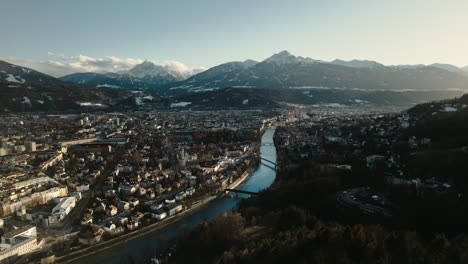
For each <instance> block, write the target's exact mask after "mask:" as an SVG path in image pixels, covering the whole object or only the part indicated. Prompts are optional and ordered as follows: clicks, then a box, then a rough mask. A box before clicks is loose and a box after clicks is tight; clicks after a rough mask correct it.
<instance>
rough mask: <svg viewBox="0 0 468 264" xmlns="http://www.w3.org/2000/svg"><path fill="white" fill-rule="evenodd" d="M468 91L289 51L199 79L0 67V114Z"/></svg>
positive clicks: (421, 74)
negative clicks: (58, 75)
mask: <svg viewBox="0 0 468 264" xmlns="http://www.w3.org/2000/svg"><path fill="white" fill-rule="evenodd" d="M465 70H466V69H465ZM135 90H139V91H135ZM466 90H468V73H467V72H464V71H463V70H462V69H459V68H458V70H457V69H456V68H454V66H451V65H446V64H433V65H429V66H424V65H399V66H385V65H383V64H381V63H378V62H375V61H364V60H362V61H361V60H352V61H343V60H334V61H332V62H325V61H320V60H314V59H311V58H307V57H300V56H294V55H292V54H291V53H289V52H287V51H282V52H279V53H277V54H274V55H272V56H271V57H269V58H267V59H265V60H263V61H261V62H258V61H254V60H246V61H236V62H228V63H223V64H220V65H217V66H215V67H212V68H209V69H207V70H205V71H202V72H199V73H196V74H194V75H193V73H190V72H187V71H186V72H180V71H177V70H173V69H172V70H171V68H170V67H165V66H162V65H156V64H154V63H152V62H148V61H145V62H143V63H141V64H138V65H136V66H134V67H133V68H131V69H130V70H127V71H122V72H117V73H92V72H89V73H75V74H71V75H67V76H64V77H61V78H54V77H52V76H49V75H46V74H43V73H40V72H38V71H35V70H32V69H29V68H26V67H22V66H18V65H13V64H10V63H7V62H3V61H0V95H1V98H0V104H1V105H2V107H1V108H2V109H0V111H1V112H12V111H63V110H76V111H86V110H90V109H91V110H92V109H96V108H97V109H101V110H104V109H111V110H112V109H115V108H116V107H117V108H118V109H141V108H153V109H154V107H157V108H158V107H159V108H173V107H177V108H179V109H180V108H181V107H182V109H200V110H202V109H223V108H226V107H228V108H271V107H280V106H285V105H286V106H287V105H290V104H302V105H311V106H316V107H322V106H325V107H330V106H331V107H335V106H337V107H343V106H347V105H393V106H411V105H414V104H417V103H422V102H427V101H433V100H441V99H449V98H454V97H458V96H461V95H463V93H464V92H465V91H466Z"/></svg>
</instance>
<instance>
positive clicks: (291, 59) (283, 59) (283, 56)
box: [263, 50, 323, 64]
mask: <svg viewBox="0 0 468 264" xmlns="http://www.w3.org/2000/svg"><path fill="white" fill-rule="evenodd" d="M263 62H267V63H272V62H274V63H277V64H288V63H297V62H304V63H319V62H322V63H323V61H320V60H314V59H311V58H309V57H306V58H304V57H301V56H294V55H292V54H291V53H290V52H289V51H287V50H283V51H281V52H279V53H276V54H274V55H272V56H271V57H269V58H267V59H265V60H264V61H263Z"/></svg>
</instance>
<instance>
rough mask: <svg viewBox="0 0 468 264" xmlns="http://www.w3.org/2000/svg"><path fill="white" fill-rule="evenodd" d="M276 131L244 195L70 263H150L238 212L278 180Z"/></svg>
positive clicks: (264, 144) (269, 133) (243, 187)
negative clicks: (203, 225) (205, 223)
mask: <svg viewBox="0 0 468 264" xmlns="http://www.w3.org/2000/svg"><path fill="white" fill-rule="evenodd" d="M274 132H275V129H273V128H270V129H268V130H266V131H265V133H264V134H263V137H262V144H261V148H260V153H261V159H262V162H261V163H260V165H259V166H258V168H257V170H255V171H254V172H253V173H252V175H251V176H250V177H249V178H248V179H247V181H246V182H245V183H244V184H242V185H241V186H240V187H239V188H238V189H237V190H240V191H243V193H241V192H239V191H238V194H237V195H235V196H233V197H229V196H226V197H224V198H221V199H217V200H215V201H213V202H211V203H209V204H208V205H207V206H206V207H204V208H203V209H200V210H199V211H197V212H195V213H193V214H192V215H190V216H187V217H184V218H182V219H180V220H178V221H177V222H175V223H173V224H170V225H168V226H166V227H163V228H161V229H158V230H155V231H154V232H150V233H147V234H144V235H142V236H139V237H135V238H133V239H129V240H127V241H125V242H124V243H121V244H119V245H116V246H113V247H109V248H106V249H104V250H102V251H98V252H94V253H93V254H90V255H87V256H83V257H81V258H78V259H75V260H73V261H71V262H68V263H76V264H78V263H86V264H120V263H122V264H123V263H149V260H150V258H151V257H153V256H157V255H158V254H160V253H162V252H164V251H165V250H166V249H168V248H169V247H171V246H173V245H174V242H175V241H176V240H177V239H179V238H181V237H183V236H185V235H186V234H187V233H188V232H190V231H191V230H193V229H194V228H195V227H196V226H198V225H199V224H200V223H202V222H203V221H205V220H210V219H213V218H215V217H216V216H218V215H219V214H221V213H223V212H229V211H231V210H233V209H235V208H236V207H237V206H238V204H239V202H240V201H241V198H244V197H249V196H250V195H253V194H254V193H258V192H259V191H261V190H263V189H266V188H268V187H269V186H270V185H271V184H272V183H273V181H274V179H275V177H276V149H275V146H274V145H273V134H274Z"/></svg>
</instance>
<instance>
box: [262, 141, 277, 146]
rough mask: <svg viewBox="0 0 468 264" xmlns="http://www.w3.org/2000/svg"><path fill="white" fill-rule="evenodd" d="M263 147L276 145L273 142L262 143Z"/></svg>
mask: <svg viewBox="0 0 468 264" xmlns="http://www.w3.org/2000/svg"><path fill="white" fill-rule="evenodd" d="M262 146H275V143H273V142H271V143H268V142H265V143H262Z"/></svg>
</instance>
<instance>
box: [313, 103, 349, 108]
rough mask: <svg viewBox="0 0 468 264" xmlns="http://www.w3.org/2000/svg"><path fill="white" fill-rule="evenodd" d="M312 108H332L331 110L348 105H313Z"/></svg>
mask: <svg viewBox="0 0 468 264" xmlns="http://www.w3.org/2000/svg"><path fill="white" fill-rule="evenodd" d="M312 107H330V108H343V107H346V105H343V104H339V103H328V104H313V105H312Z"/></svg>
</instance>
